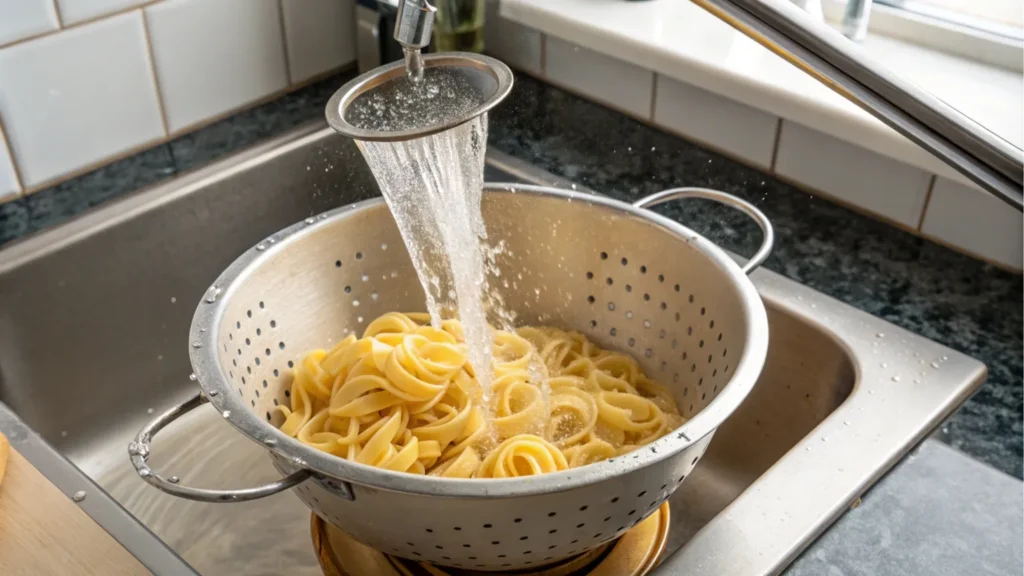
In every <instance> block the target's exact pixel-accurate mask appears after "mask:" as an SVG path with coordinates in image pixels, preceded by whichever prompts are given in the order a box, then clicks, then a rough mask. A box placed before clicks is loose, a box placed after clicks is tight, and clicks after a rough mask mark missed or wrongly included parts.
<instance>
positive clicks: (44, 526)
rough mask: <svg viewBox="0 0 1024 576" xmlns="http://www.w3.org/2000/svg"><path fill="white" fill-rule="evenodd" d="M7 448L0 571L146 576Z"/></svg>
mask: <svg viewBox="0 0 1024 576" xmlns="http://www.w3.org/2000/svg"><path fill="white" fill-rule="evenodd" d="M0 438H3V437H2V436H0ZM9 450H10V453H9V455H8V461H7V473H6V475H5V476H4V478H3V484H0V574H2V575H3V576H48V575H51V574H54V575H60V576H65V575H80V574H81V575H93V574H96V575H102V576H107V575H110V576H121V575H136V574H150V572H149V571H148V570H146V568H145V567H144V566H143V565H142V564H141V563H140V562H139V561H138V560H137V559H136V558H135V557H134V556H132V555H131V554H130V553H129V552H128V551H127V550H125V549H124V547H123V546H121V545H120V544H119V543H118V542H117V541H116V540H114V539H113V538H112V537H111V536H110V534H107V532H106V531H105V530H103V528H101V527H100V525H99V524H96V523H95V522H93V520H92V518H89V516H88V515H87V514H86V513H85V512H83V511H82V510H81V509H80V508H79V507H78V504H76V503H75V502H73V501H72V500H71V499H70V498H68V497H67V496H65V495H64V493H62V492H61V491H60V490H59V489H58V488H57V487H56V486H54V485H53V484H52V483H50V481H49V480H47V479H46V477H45V476H43V475H42V474H41V473H40V472H39V471H38V470H36V469H35V467H33V466H32V464H30V463H29V461H28V460H26V459H25V458H24V457H22V456H21V454H18V452H17V450H15V449H14V448H10V449H9Z"/></svg>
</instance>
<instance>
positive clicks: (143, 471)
mask: <svg viewBox="0 0 1024 576" xmlns="http://www.w3.org/2000/svg"><path fill="white" fill-rule="evenodd" d="M152 475H153V471H152V470H150V469H149V468H139V477H140V478H149V477H150V476H152Z"/></svg>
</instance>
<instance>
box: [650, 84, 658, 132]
mask: <svg viewBox="0 0 1024 576" xmlns="http://www.w3.org/2000/svg"><path fill="white" fill-rule="evenodd" d="M651 76H652V78H651V118H650V120H651V124H654V123H655V122H654V115H655V113H656V112H657V111H658V73H657V72H654V71H652V72H651Z"/></svg>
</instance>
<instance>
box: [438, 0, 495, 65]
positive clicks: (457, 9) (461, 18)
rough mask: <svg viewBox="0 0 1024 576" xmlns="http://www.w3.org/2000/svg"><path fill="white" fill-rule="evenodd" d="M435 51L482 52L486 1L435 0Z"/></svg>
mask: <svg viewBox="0 0 1024 576" xmlns="http://www.w3.org/2000/svg"><path fill="white" fill-rule="evenodd" d="M436 7H437V13H436V14H435V15H434V50H436V51H437V52H477V53H480V52H483V51H484V12H485V11H486V0H436Z"/></svg>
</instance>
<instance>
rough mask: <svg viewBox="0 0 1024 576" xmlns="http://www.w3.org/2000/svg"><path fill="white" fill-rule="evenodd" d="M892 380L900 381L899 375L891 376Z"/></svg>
mask: <svg viewBox="0 0 1024 576" xmlns="http://www.w3.org/2000/svg"><path fill="white" fill-rule="evenodd" d="M892 381H893V382H899V381H900V377H899V376H893V377H892Z"/></svg>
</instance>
